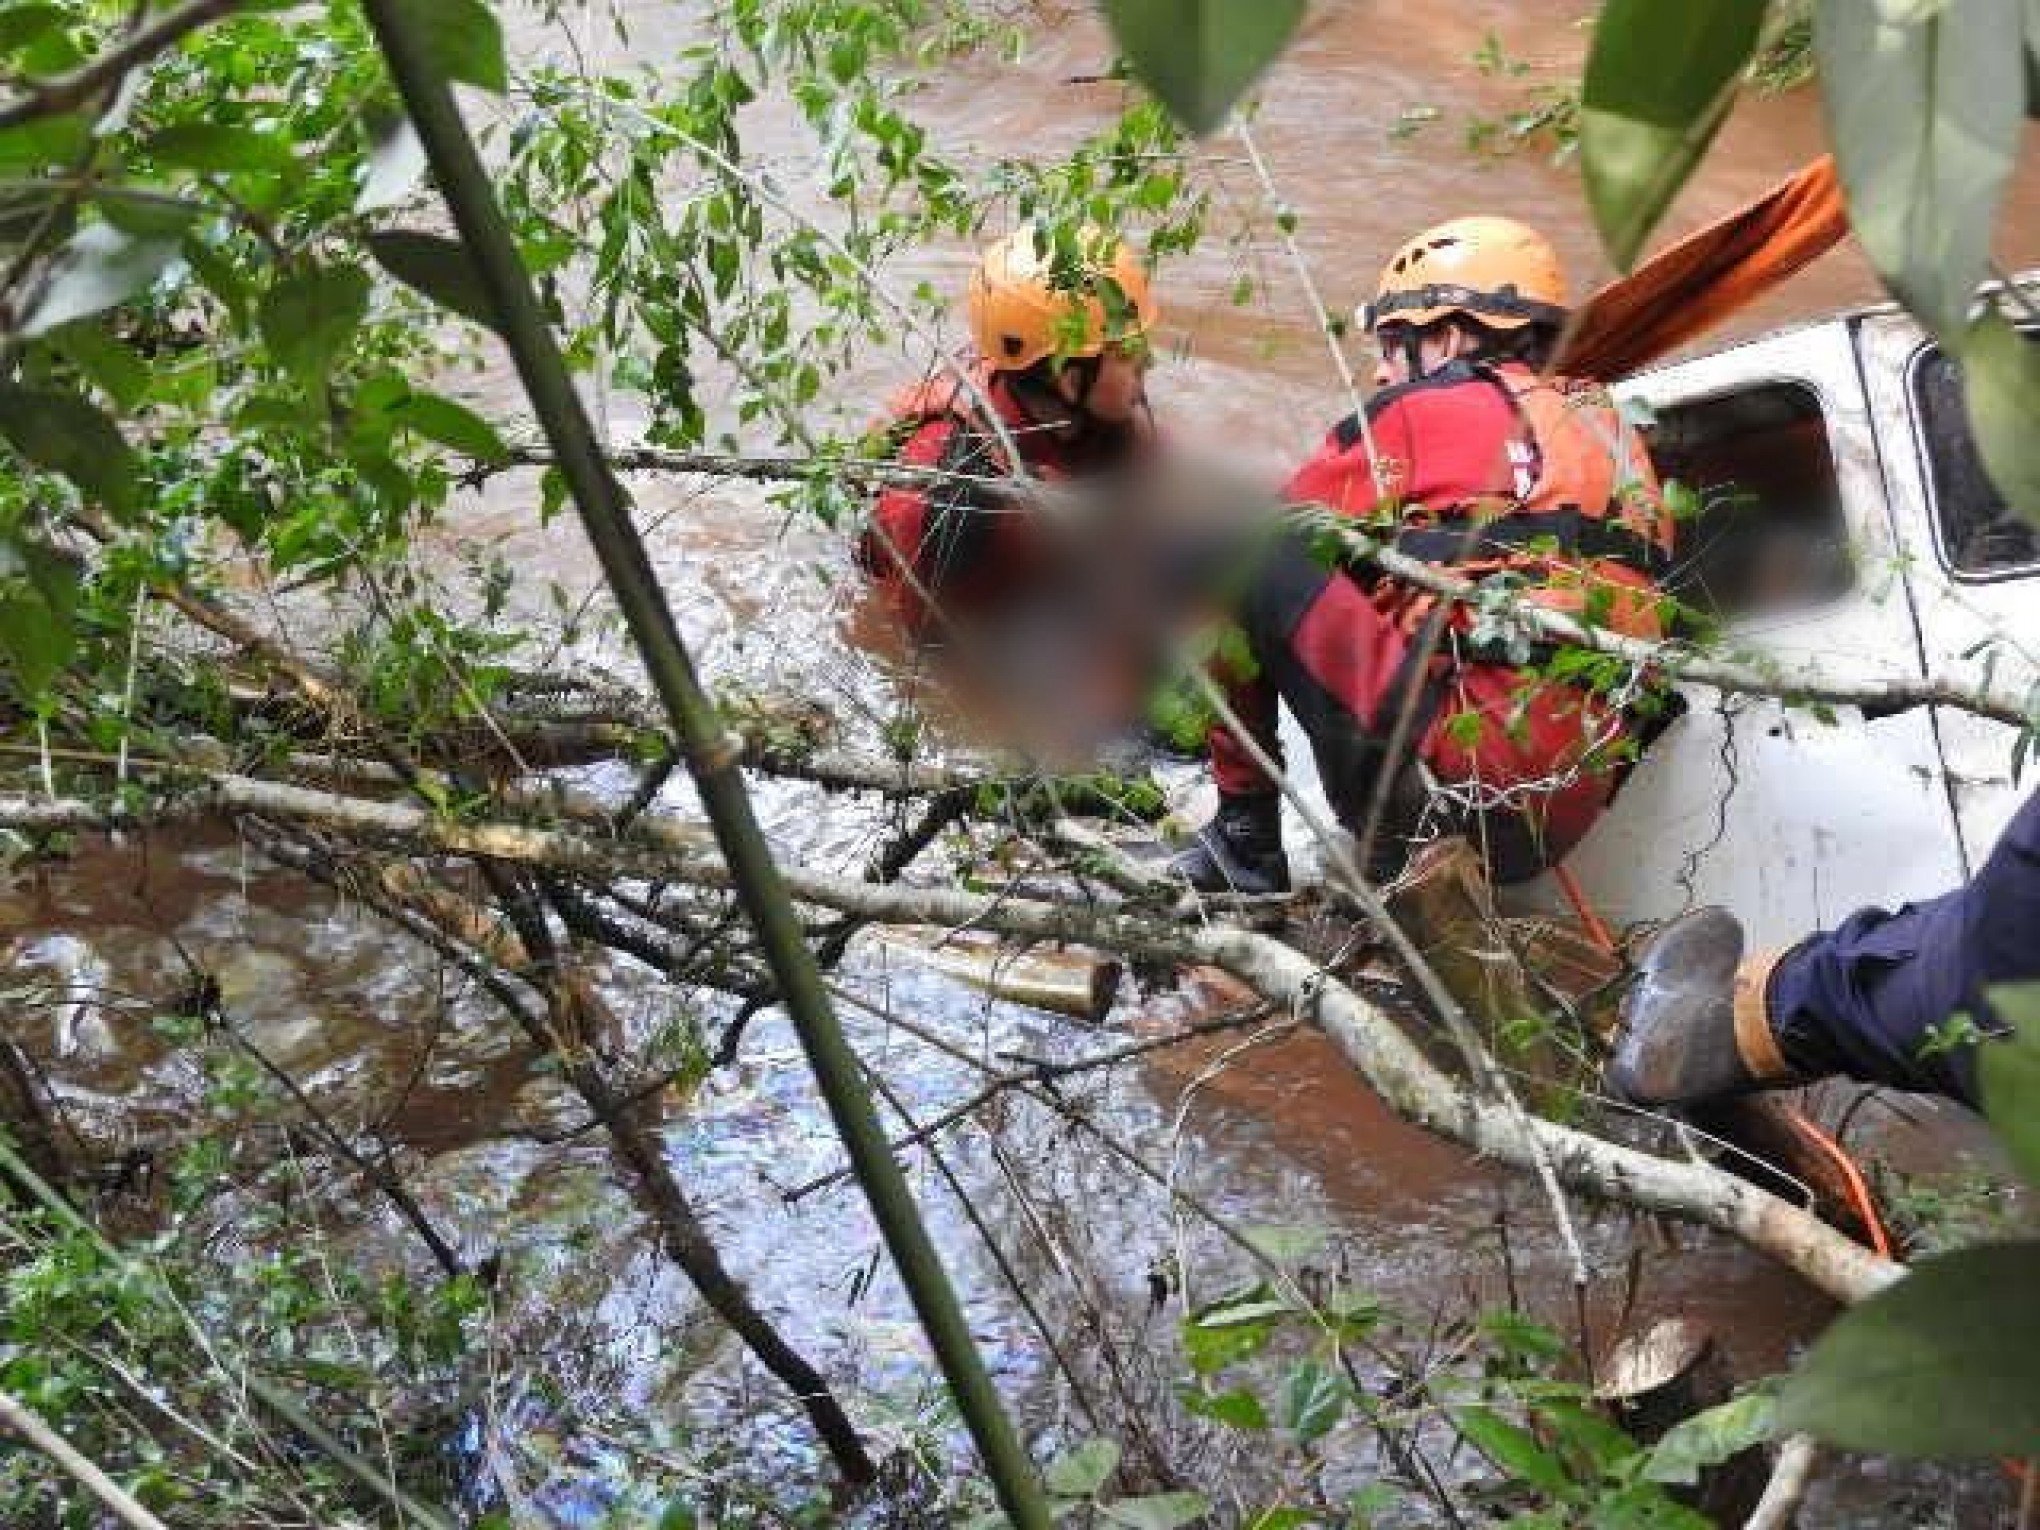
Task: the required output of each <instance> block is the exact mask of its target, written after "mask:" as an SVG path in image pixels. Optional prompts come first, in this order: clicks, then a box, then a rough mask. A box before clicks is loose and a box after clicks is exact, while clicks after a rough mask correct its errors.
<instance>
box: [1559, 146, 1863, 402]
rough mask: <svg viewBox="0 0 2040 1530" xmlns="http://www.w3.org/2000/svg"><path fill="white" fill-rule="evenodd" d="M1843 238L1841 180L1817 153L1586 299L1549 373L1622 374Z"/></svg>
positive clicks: (1707, 326)
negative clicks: (1746, 202)
mask: <svg viewBox="0 0 2040 1530" xmlns="http://www.w3.org/2000/svg"><path fill="white" fill-rule="evenodd" d="M1848 232H1849V215H1848V209H1847V207H1846V206H1845V205H1844V204H1843V200H1842V186H1841V178H1840V176H1839V175H1837V174H1836V172H1835V162H1834V160H1833V158H1832V157H1830V156H1826V155H1823V156H1822V157H1821V158H1820V159H1817V160H1815V161H1814V162H1813V163H1812V164H1810V165H1808V166H1807V167H1806V168H1805V169H1803V170H1801V171H1800V172H1799V173H1798V174H1797V175H1795V176H1793V177H1791V179H1789V180H1786V181H1783V182H1781V183H1780V184H1779V185H1777V186H1774V187H1773V188H1772V189H1771V190H1770V191H1768V192H1766V193H1765V194H1764V195H1763V196H1761V197H1759V198H1758V199H1757V200H1756V201H1754V202H1752V203H1750V204H1749V205H1748V206H1746V207H1744V208H1741V209H1740V210H1738V211H1736V212H1733V213H1731V214H1729V216H1728V217H1726V218H1723V219H1722V220H1721V221H1720V222H1718V223H1711V224H1709V225H1708V226H1707V227H1706V228H1703V229H1701V230H1700V231H1699V232H1698V233H1695V234H1689V235H1688V236H1687V237H1686V238H1684V239H1681V240H1680V241H1679V242H1678V243H1677V244H1675V245H1673V246H1671V248H1669V249H1667V250H1665V251H1663V252H1662V253H1661V254H1658V255H1656V256H1653V257H1652V258H1651V259H1650V260H1647V261H1645V262H1644V263H1643V264H1642V265H1641V266H1639V267H1637V268H1636V270H1634V271H1632V272H1631V273H1630V274H1629V275H1628V276H1625V277H1623V278H1621V279H1620V280H1618V281H1614V282H1611V283H1609V284H1608V285H1607V286H1605V287H1603V288H1602V289H1601V290H1600V291H1599V292H1597V293H1595V294H1594V295H1593V296H1592V297H1590V298H1588V299H1587V300H1586V302H1585V303H1583V304H1582V305H1581V306H1580V308H1579V310H1578V313H1577V315H1576V319H1575V323H1574V326H1573V331H1572V335H1571V338H1570V339H1569V340H1568V342H1567V344H1566V348H1565V353H1564V354H1563V355H1562V356H1560V357H1559V358H1558V367H1557V370H1559V371H1561V372H1565V373H1568V374H1570V375H1572V376H1575V377H1598V378H1601V379H1603V380H1604V381H1607V380H1612V379H1614V378H1617V377H1626V376H1628V375H1629V374H1630V373H1631V372H1634V371H1637V370H1638V369H1639V368H1641V367H1645V366H1648V365H1649V364H1650V363H1651V362H1653V361H1655V360H1657V359H1658V358H1659V357H1660V356H1663V355H1665V354H1666V353H1667V352H1669V351H1671V350H1674V349H1676V348H1677V347H1678V346H1680V345H1683V344H1684V343H1685V342H1686V341H1688V340H1691V339H1693V338H1694V337H1695V336H1696V335H1700V334H1704V333H1705V332H1706V331H1707V330H1709V329H1712V328H1713V327H1714V326H1715V325H1716V324H1719V323H1720V322H1721V321H1722V320H1724V319H1726V318H1727V317H1728V316H1729V315H1731V314H1733V313H1735V312H1736V311H1737V310H1739V309H1741V308H1744V307H1747V306H1748V305H1749V304H1751V303H1753V302H1755V301H1756V300H1757V299H1758V298H1760V297H1762V296H1764V294H1766V293H1767V292H1769V291H1770V290H1771V289H1772V288H1773V287H1776V286H1777V285H1778V284H1779V283H1780V282H1782V281H1784V280H1785V279H1786V278H1787V277H1788V276H1791V275H1792V274H1793V273H1794V272H1796V271H1799V270H1801V269H1803V268H1804V267H1806V266H1808V265H1810V264H1812V263H1813V262H1814V261H1815V260H1817V259H1818V258H1819V257H1821V256H1822V255H1825V254H1826V253H1827V252H1828V251H1829V250H1831V249H1833V248H1834V247H1835V246H1836V245H1837V244H1839V243H1841V241H1842V239H1843V238H1844V237H1845V236H1846V235H1847V234H1848Z"/></svg>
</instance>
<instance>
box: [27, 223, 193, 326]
mask: <svg viewBox="0 0 2040 1530" xmlns="http://www.w3.org/2000/svg"><path fill="white" fill-rule="evenodd" d="M176 258H177V241H176V240H175V239H130V238H129V237H128V236H127V235H126V234H123V233H122V232H121V231H120V230H119V229H117V228H114V227H112V226H111V225H109V224H105V223H92V224H88V225H86V226H85V227H84V228H81V229H80V230H78V232H77V233H75V234H73V235H72V236H71V238H70V240H69V242H67V243H66V244H65V245H64V247H63V249H61V250H60V251H58V252H57V256H56V259H55V260H54V261H52V262H51V264H50V277H49V281H48V283H47V284H46V285H45V286H44V287H43V290H42V292H41V294H40V295H39V296H38V297H37V298H36V300H35V303H34V304H33V306H31V307H30V308H29V310H28V312H27V313H25V314H24V315H23V316H22V320H21V329H20V334H21V336H22V338H24V339H27V340H33V339H35V338H36V337H37V336H40V335H46V334H48V333H49V332H50V331H51V330H53V329H55V328H56V327H57V326H58V325H60V324H68V323H70V322H71V321H72V320H73V319H84V318H89V317H91V316H92V315H93V314H96V313H104V312H105V311H106V310H107V309H109V308H112V307H114V306H115V305H116V304H118V303H123V302H126V301H127V299H128V298H130V297H132V296H133V295H134V294H135V293H137V292H139V291H141V290H142V289H143V288H144V287H146V286H148V285H149V283H151V282H153V281H154V280H155V279H156V278H157V277H158V276H159V275H161V274H162V271H163V268H164V267H165V266H167V265H169V264H170V262H171V261H173V260H175V259H176Z"/></svg>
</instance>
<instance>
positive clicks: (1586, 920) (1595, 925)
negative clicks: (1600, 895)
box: [1551, 861, 1616, 956]
mask: <svg viewBox="0 0 2040 1530" xmlns="http://www.w3.org/2000/svg"><path fill="white" fill-rule="evenodd" d="M1551 875H1552V877H1553V878H1554V879H1555V880H1556V881H1557V883H1558V888H1559V891H1560V892H1562V893H1564V894H1565V901H1566V902H1568V903H1570V904H1571V905H1572V906H1573V912H1574V913H1575V914H1578V915H1579V916H1580V927H1581V928H1582V929H1584V930H1585V931H1586V932H1587V938H1588V939H1590V940H1591V941H1593V943H1594V944H1595V945H1597V946H1599V947H1600V948H1601V949H1602V950H1603V951H1606V952H1607V953H1608V954H1609V955H1610V956H1613V955H1614V954H1615V950H1616V946H1615V937H1614V936H1613V935H1611V934H1609V933H1608V926H1607V925H1605V924H1603V923H1602V922H1601V916H1600V915H1599V914H1597V913H1595V912H1594V905H1593V904H1591V903H1589V902H1588V901H1587V891H1586V889H1585V888H1583V887H1581V886H1580V879H1579V878H1578V877H1576V876H1574V875H1573V874H1572V868H1571V867H1570V866H1568V865H1566V864H1565V863H1564V862H1563V861H1561V862H1559V863H1558V864H1557V865H1556V866H1554V867H1552V868H1551Z"/></svg>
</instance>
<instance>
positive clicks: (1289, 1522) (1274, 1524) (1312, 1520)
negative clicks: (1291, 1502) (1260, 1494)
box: [1247, 1504, 1318, 1530]
mask: <svg viewBox="0 0 2040 1530" xmlns="http://www.w3.org/2000/svg"><path fill="white" fill-rule="evenodd" d="M1317 1522H1318V1517H1317V1516H1316V1515H1315V1514H1313V1513H1311V1511H1310V1510H1308V1509H1292V1508H1290V1507H1289V1506H1288V1505H1287V1504H1274V1505H1272V1506H1271V1507H1269V1508H1266V1509H1263V1510H1262V1511H1261V1512H1260V1513H1259V1514H1256V1515H1255V1516H1254V1517H1253V1518H1252V1519H1250V1520H1248V1521H1247V1530H1302V1527H1303V1526H1305V1525H1314V1524H1316V1523H1317Z"/></svg>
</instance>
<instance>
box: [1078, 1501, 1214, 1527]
mask: <svg viewBox="0 0 2040 1530" xmlns="http://www.w3.org/2000/svg"><path fill="white" fill-rule="evenodd" d="M1098 1512H1099V1514H1100V1515H1101V1516H1102V1517H1103V1518H1104V1520H1105V1522H1106V1523H1107V1524H1112V1525H1125V1526H1126V1527H1127V1530H1176V1527H1177V1526H1178V1525H1187V1524H1191V1523H1193V1522H1194V1521H1196V1520H1200V1519H1202V1518H1204V1516H1205V1515H1207V1514H1209V1513H1210V1512H1211V1504H1210V1502H1209V1501H1208V1500H1206V1498H1205V1497H1204V1495H1203V1494H1201V1493H1156V1494H1154V1495H1153V1496H1152V1497H1148V1498H1122V1499H1120V1500H1119V1502H1117V1503H1108V1504H1103V1505H1101V1506H1100V1508H1099V1511H1098Z"/></svg>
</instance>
